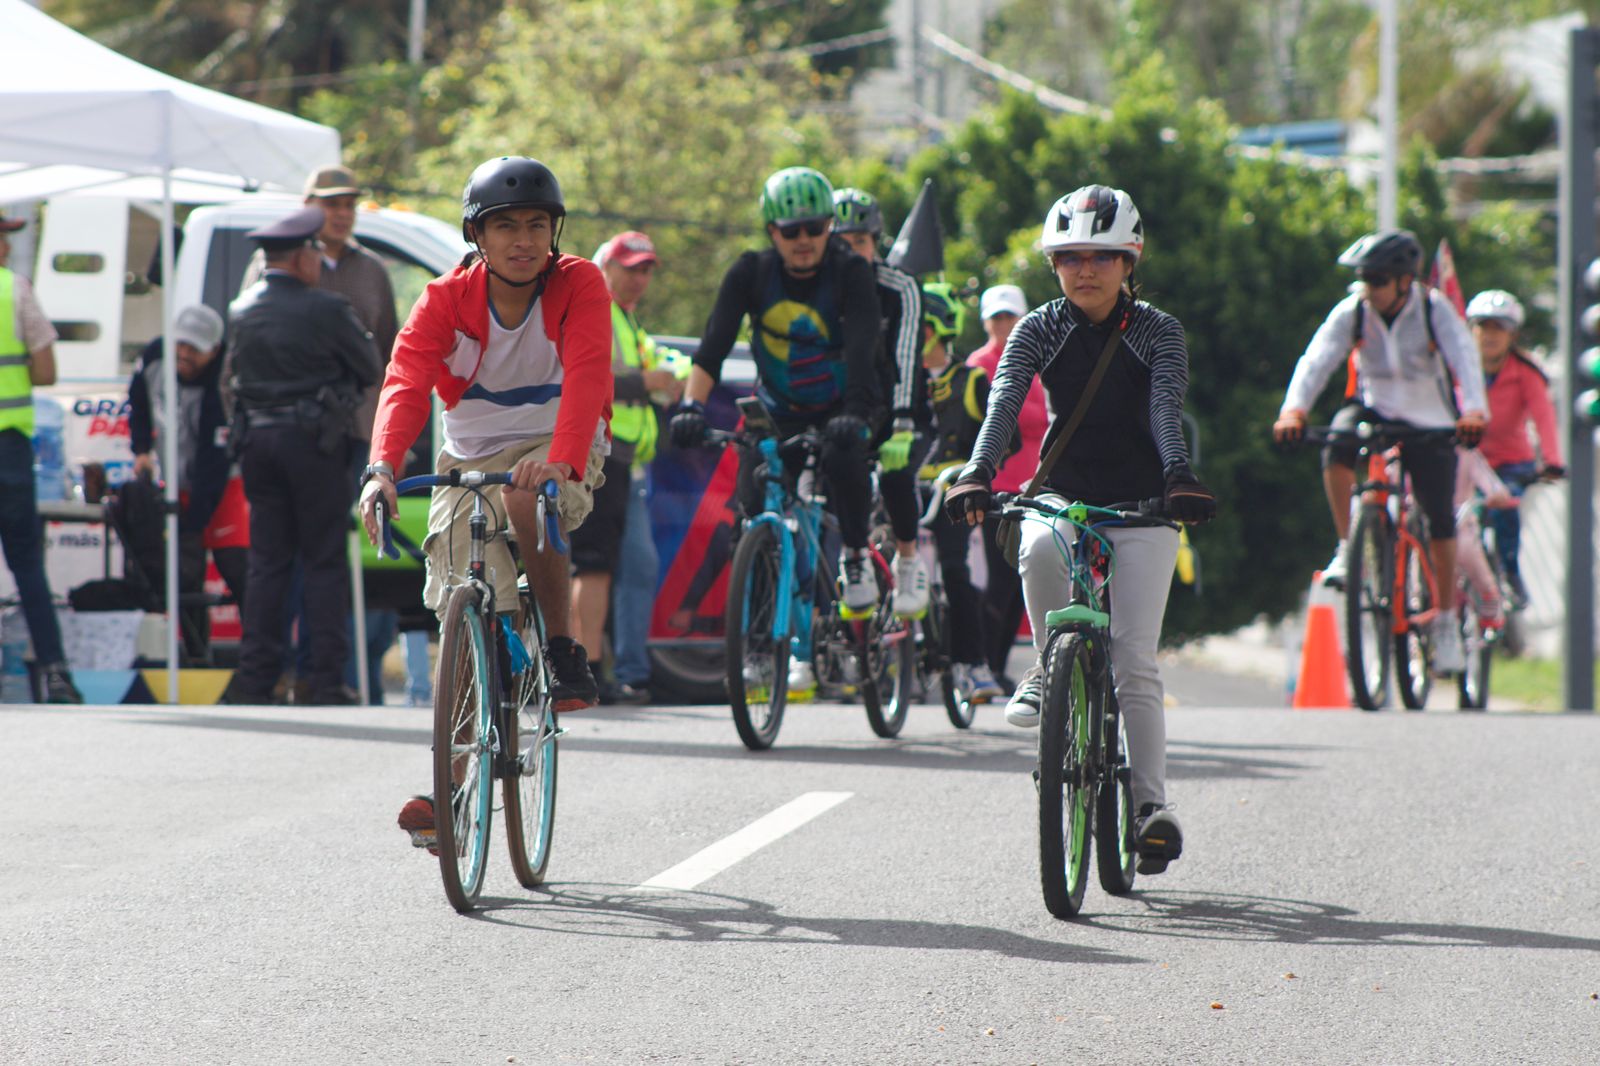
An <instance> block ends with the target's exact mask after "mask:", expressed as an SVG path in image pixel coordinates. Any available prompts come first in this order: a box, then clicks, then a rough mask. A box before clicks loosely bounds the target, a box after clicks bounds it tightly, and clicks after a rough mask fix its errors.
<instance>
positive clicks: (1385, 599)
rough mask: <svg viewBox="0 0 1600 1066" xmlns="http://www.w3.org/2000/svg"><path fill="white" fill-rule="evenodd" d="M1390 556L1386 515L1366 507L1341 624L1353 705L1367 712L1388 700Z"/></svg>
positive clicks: (1352, 550)
mask: <svg viewBox="0 0 1600 1066" xmlns="http://www.w3.org/2000/svg"><path fill="white" fill-rule="evenodd" d="M1393 558H1394V552H1393V549H1392V537H1391V535H1390V532H1389V512H1387V511H1385V510H1384V509H1383V508H1382V507H1379V506H1377V505H1375V504H1366V505H1364V506H1363V507H1362V508H1361V513H1360V515H1359V516H1358V517H1357V518H1356V524H1355V527H1354V528H1353V529H1352V530H1351V531H1350V546H1349V558H1348V572H1347V574H1346V577H1345V582H1344V594H1345V612H1344V625H1345V649H1346V650H1345V655H1346V657H1347V659H1348V663H1347V665H1348V667H1349V673H1350V688H1351V690H1352V692H1353V693H1354V694H1355V699H1356V705H1357V706H1359V707H1360V708H1361V709H1362V710H1366V711H1376V710H1380V709H1381V708H1382V707H1383V706H1384V704H1386V703H1387V702H1388V701H1389V653H1390V650H1391V648H1392V647H1393V643H1394V642H1393V640H1392V636H1393V634H1392V632H1391V629H1392V626H1391V615H1390V601H1391V600H1392V599H1393V582H1392V581H1391V580H1390V574H1391V572H1392V571H1391V567H1392V565H1393V562H1392V560H1393Z"/></svg>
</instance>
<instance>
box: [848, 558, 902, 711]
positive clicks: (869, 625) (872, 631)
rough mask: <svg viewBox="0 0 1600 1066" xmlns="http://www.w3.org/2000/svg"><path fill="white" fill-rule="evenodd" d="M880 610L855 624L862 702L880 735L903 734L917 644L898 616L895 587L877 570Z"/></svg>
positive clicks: (857, 666)
mask: <svg viewBox="0 0 1600 1066" xmlns="http://www.w3.org/2000/svg"><path fill="white" fill-rule="evenodd" d="M877 576H878V609H877V610H876V611H874V612H873V613H872V617H870V618H868V619H866V620H864V621H861V622H856V623H854V624H853V627H852V628H853V629H854V631H855V638H856V648H855V654H856V668H857V671H858V676H859V677H860V678H861V704H862V706H863V707H865V708H866V709H867V724H868V725H870V726H871V727H872V731H873V732H874V733H876V734H877V735H878V736H880V737H884V738H886V739H887V738H889V737H896V736H899V735H900V730H901V729H903V728H905V724H906V716H907V715H908V714H909V713H910V711H911V683H912V680H913V679H914V677H915V674H916V669H917V662H916V646H915V645H914V643H913V642H912V638H911V626H912V623H911V621H910V620H909V619H905V618H896V617H895V616H894V613H893V603H892V602H891V598H892V596H893V594H894V589H893V588H892V587H891V586H890V585H889V584H888V583H887V582H885V581H884V580H883V572H882V571H881V570H880V571H878V574H877Z"/></svg>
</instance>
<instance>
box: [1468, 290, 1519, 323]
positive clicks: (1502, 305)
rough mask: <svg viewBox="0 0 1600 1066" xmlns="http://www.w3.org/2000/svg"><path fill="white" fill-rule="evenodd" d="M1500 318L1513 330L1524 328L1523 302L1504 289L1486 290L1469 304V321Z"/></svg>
mask: <svg viewBox="0 0 1600 1066" xmlns="http://www.w3.org/2000/svg"><path fill="white" fill-rule="evenodd" d="M1485 318H1498V319H1499V320H1500V321H1502V322H1504V323H1506V324H1507V325H1509V326H1510V327H1511V328H1512V329H1521V328H1522V320H1523V314H1522V301H1521V300H1518V299H1517V298H1516V297H1515V296H1513V295H1511V294H1510V293H1509V292H1506V291H1505V290H1504V289H1485V290H1483V291H1482V292H1480V293H1478V295H1476V296H1474V297H1473V298H1472V302H1471V303H1469V304H1467V321H1468V322H1477V321H1479V320H1481V319H1485Z"/></svg>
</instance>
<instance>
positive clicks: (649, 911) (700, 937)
mask: <svg viewBox="0 0 1600 1066" xmlns="http://www.w3.org/2000/svg"><path fill="white" fill-rule="evenodd" d="M535 891H536V892H538V893H539V895H538V896H536V897H535V898H533V899H528V898H525V897H524V898H492V897H485V898H482V899H480V900H479V901H478V909H477V910H476V911H474V912H473V913H472V914H471V915H470V917H472V918H474V919H476V920H479V921H484V922H489V923H491V924H495V925H504V926H509V927H512V928H517V929H525V930H529V931H540V932H555V933H572V934H575V935H578V936H600V937H623V938H635V939H644V940H682V941H687V942H699V943H706V942H720V943H746V942H748V943H765V944H771V943H776V944H832V945H837V946H840V947H884V948H915V949H930V948H932V949H940V950H946V951H992V952H995V953H996V954H999V955H1004V956H1006V957H1007V958H1013V959H1031V960H1036V961H1039V962H1070V963H1119V964H1127V963H1141V962H1148V961H1149V960H1147V959H1143V958H1139V957H1137V956H1133V955H1123V954H1119V953H1117V952H1112V951H1106V950H1104V949H1102V948H1096V947H1090V946H1087V945H1083V944H1074V943H1068V942H1058V941H1052V940H1040V939H1037V938H1035V937H1030V936H1024V935H1022V934H1020V933H1014V932H1011V931H1009V930H1005V929H991V928H987V927H984V926H978V925H964V924H961V923H958V922H935V921H916V920H909V919H894V918H818V917H799V916H795V915H788V914H783V913H780V912H779V910H778V908H777V907H775V906H773V905H772V904H770V903H763V902H761V901H760V900H753V899H744V898H741V897H739V896H727V895H721V894H718V893H713V892H699V891H656V890H651V889H642V888H637V887H632V886H622V885H604V884H576V883H561V884H549V885H545V886H544V887H543V888H541V889H537V890H535Z"/></svg>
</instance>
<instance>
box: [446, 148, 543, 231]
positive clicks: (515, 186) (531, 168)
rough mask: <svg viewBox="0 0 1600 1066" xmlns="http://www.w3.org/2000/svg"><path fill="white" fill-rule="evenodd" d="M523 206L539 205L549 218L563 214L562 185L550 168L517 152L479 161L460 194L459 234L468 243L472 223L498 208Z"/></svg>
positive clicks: (480, 220) (479, 221) (505, 209)
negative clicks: (516, 153)
mask: <svg viewBox="0 0 1600 1066" xmlns="http://www.w3.org/2000/svg"><path fill="white" fill-rule="evenodd" d="M522 207H538V208H542V209H544V210H546V211H548V212H550V218H551V220H552V221H554V220H556V219H560V218H562V217H564V216H565V215H566V213H567V206H566V203H565V201H563V200H562V198H561V185H560V183H559V182H557V181H556V176H555V175H554V174H553V173H551V172H550V168H549V167H547V166H545V165H544V164H543V163H541V162H539V161H538V160H537V159H529V158H527V157H526V156H520V155H505V156H501V157H500V158H499V159H490V160H488V161H487V162H484V163H480V164H478V169H476V170H474V171H473V172H472V176H471V177H470V178H468V179H467V187H466V189H465V191H463V192H462V194H461V236H462V238H463V239H464V240H466V241H467V242H468V243H469V244H470V243H472V242H473V239H474V238H473V236H472V227H473V226H475V225H477V224H479V223H481V222H482V221H483V220H484V219H486V218H488V217H489V216H490V215H492V214H494V213H495V212H497V211H509V210H511V209H512V208H522Z"/></svg>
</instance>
